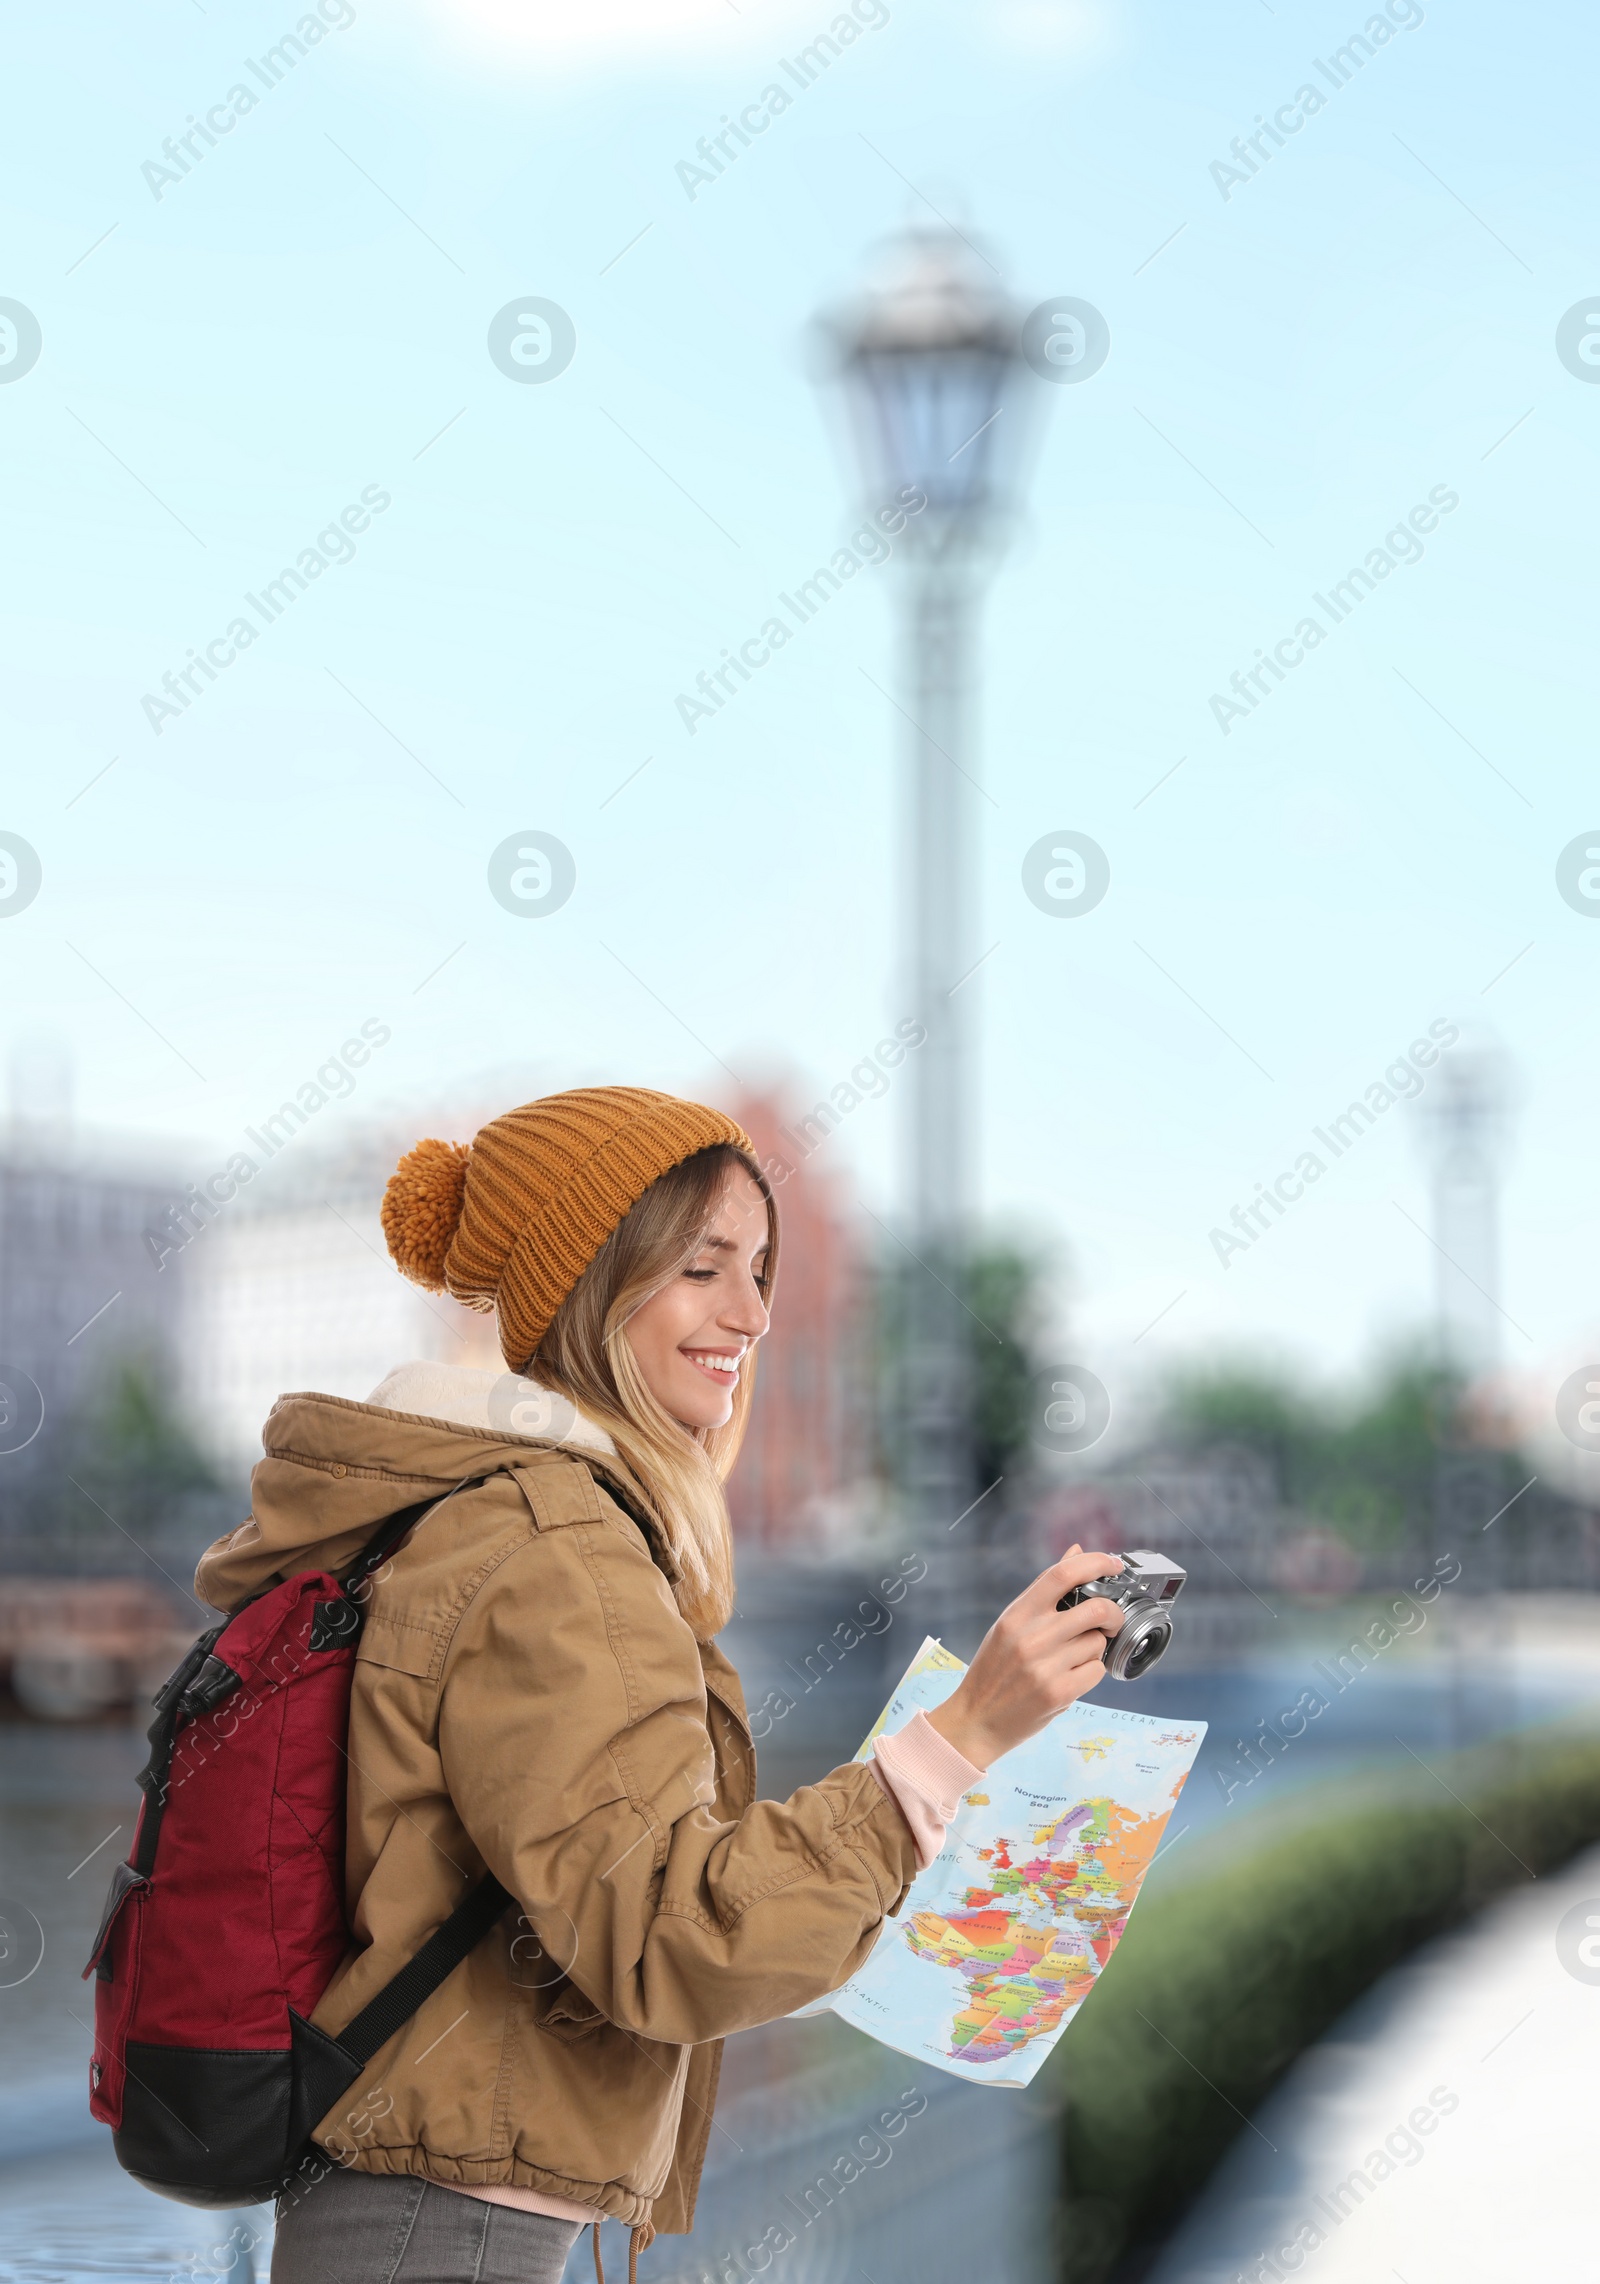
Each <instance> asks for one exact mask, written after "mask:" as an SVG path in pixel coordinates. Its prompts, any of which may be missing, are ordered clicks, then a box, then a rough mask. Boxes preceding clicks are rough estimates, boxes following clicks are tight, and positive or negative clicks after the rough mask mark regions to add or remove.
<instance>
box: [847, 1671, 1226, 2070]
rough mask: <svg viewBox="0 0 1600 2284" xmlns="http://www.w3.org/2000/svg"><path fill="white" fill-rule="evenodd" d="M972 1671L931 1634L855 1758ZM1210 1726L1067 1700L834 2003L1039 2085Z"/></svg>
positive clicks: (962, 1821) (892, 2033) (911, 2041)
mask: <svg viewBox="0 0 1600 2284" xmlns="http://www.w3.org/2000/svg"><path fill="white" fill-rule="evenodd" d="M965 1671H966V1667H965V1666H964V1665H963V1664H962V1662H961V1660H960V1659H959V1658H958V1657H953V1656H952V1655H951V1653H950V1652H949V1651H948V1650H947V1649H945V1648H944V1647H943V1646H942V1645H941V1644H940V1643H938V1642H936V1641H933V1640H928V1641H925V1642H924V1643H923V1645H922V1647H921V1649H920V1650H919V1651H918V1652H917V1654H916V1656H915V1657H914V1658H913V1659H912V1661H911V1664H910V1665H909V1666H908V1667H907V1669H906V1672H905V1674H904V1676H903V1677H902V1679H901V1682H900V1685H899V1687H898V1688H897V1689H896V1690H895V1693H894V1695H893V1696H892V1697H891V1698H890V1700H889V1702H888V1704H887V1705H886V1706H885V1708H884V1710H883V1713H882V1715H881V1717H880V1718H879V1720H878V1721H877V1722H876V1724H875V1725H874V1727H873V1730H872V1734H871V1735H870V1736H869V1737H868V1738H867V1740H866V1743H865V1744H864V1745H863V1746H862V1748H861V1751H860V1753H859V1754H858V1755H857V1758H858V1759H863V1760H864V1759H865V1758H866V1757H867V1755H868V1754H869V1753H870V1751H871V1749H872V1746H873V1743H874V1741H875V1740H876V1738H877V1737H879V1736H880V1735H882V1734H883V1733H884V1732H885V1731H891V1732H892V1731H894V1730H896V1729H900V1728H902V1727H903V1726H904V1725H905V1723H906V1722H907V1721H909V1720H910V1719H911V1717H912V1715H913V1714H914V1713H916V1712H918V1711H922V1712H931V1711H932V1710H933V1708H934V1707H935V1706H936V1705H940V1704H942V1703H943V1701H944V1700H945V1698H947V1697H948V1696H949V1695H950V1693H951V1691H952V1690H953V1689H954V1688H955V1686H956V1684H957V1682H958V1681H959V1680H960V1679H961V1676H962V1674H963V1673H965ZM1204 1735H1205V1723H1204V1722H1203V1721H1187V1722H1178V1723H1174V1722H1172V1721H1170V1720H1167V1721H1163V1720H1154V1719H1152V1718H1151V1717H1150V1716H1149V1715H1148V1714H1143V1713H1123V1712H1119V1711H1116V1710H1114V1709H1113V1708H1111V1707H1109V1706H1104V1705H1094V1704H1088V1703H1079V1704H1077V1705H1072V1706H1069V1707H1068V1708H1067V1710H1066V1711H1065V1712H1064V1713H1061V1714H1058V1715H1057V1716H1056V1718H1055V1720H1054V1721H1052V1722H1051V1723H1050V1726H1049V1727H1048V1728H1047V1729H1045V1730H1043V1731H1042V1732H1041V1733H1040V1734H1039V1735H1038V1736H1037V1737H1034V1738H1031V1739H1030V1740H1029V1742H1028V1743H1027V1744H1025V1745H1020V1746H1018V1748H1017V1749H1016V1751H1015V1752H1011V1753H1007V1754H1005V1755H1004V1757H1003V1758H1002V1759H1000V1760H998V1761H996V1762H995V1764H994V1766H993V1767H992V1768H991V1769H990V1770H989V1771H988V1773H987V1774H986V1775H985V1777H984V1779H983V1782H982V1785H981V1786H979V1787H975V1788H974V1790H973V1791H971V1792H969V1793H968V1794H967V1795H966V1797H965V1799H964V1800H963V1802H962V1804H961V1808H960V1811H959V1813H958V1814H957V1816H956V1819H955V1822H954V1823H953V1824H952V1825H951V1826H950V1829H949V1831H948V1832H947V1833H946V1835H945V1844H944V1846H943V1848H942V1849H941V1850H940V1852H939V1854H938V1856H937V1857H936V1858H935V1859H934V1861H933V1863H931V1864H930V1865H929V1866H928V1869H927V1870H926V1871H925V1872H920V1873H919V1874H918V1876H917V1878H916V1880H915V1881H914V1882H913V1884H912V1888H911V1892H910V1894H909V1895H908V1896H907V1898H906V1901H905V1904H904V1906H903V1908H902V1910H901V1913H900V1916H899V1918H898V1919H892V1920H886V1921H885V1923H884V1930H883V1933H882V1935H881V1936H880V1938H879V1940H878V1943H877V1945H876V1947H875V1948H874V1950H873V1952H872V1955H871V1957H870V1958H869V1959H868V1960H867V1961H866V1964H865V1965H864V1966H862V1967H861V1968H860V1969H858V1971H857V1972H856V1973H855V1974H854V1975H853V1976H852V1977H851V1979H850V1981H849V1982H848V1983H846V1984H845V1985H844V1986H843V1988H842V1989H840V1990H837V1991H835V1992H833V1993H832V1995H831V1996H830V1997H829V1998H827V1999H826V2000H824V2001H823V2002H822V2004H823V2006H824V2007H826V2008H831V2010H832V2011H833V2012H834V2013H835V2014H837V2015H840V2016H841V2017H842V2018H843V2019H844V2020H845V2021H846V2022H850V2023H854V2024H855V2026H856V2027H857V2028H858V2029H860V2030H865V2031H869V2032H870V2033H871V2035H872V2036H873V2037H874V2038H877V2039H880V2040H881V2041H882V2042H883V2043H884V2044H885V2045H887V2046H893V2047H895V2048H897V2049H898V2050H899V2051H901V2052H903V2053H907V2054H915V2055H917V2056H919V2057H920V2058H922V2059H923V2060H926V2061H929V2062H934V2063H936V2064H937V2065H938V2066H939V2068H940V2069H942V2070H949V2071H951V2072H953V2073H954V2075H955V2076H957V2077H961V2078H967V2079H970V2080H973V2081H975V2082H977V2083H979V2084H982V2085H991V2086H1025V2085H1027V2084H1028V2083H1029V2081H1030V2080H1031V2079H1032V2078H1033V2077H1034V2075H1035V2073H1036V2072H1037V2071H1038V2069H1039V2068H1040V2066H1041V2064H1042V2063H1043V2062H1044V2061H1045V2059H1046V2057H1047V2056H1048V2055H1049V2053H1050V2052H1051V2050H1052V2048H1053V2047H1054V2046H1055V2043H1056V2041H1057V2039H1058V2038H1059V2037H1060V2036H1061V2034H1062V2032H1063V2031H1064V2030H1065V2028H1066V2026H1067V2024H1068V2023H1069V2022H1070V2021H1071V2020H1072V2017H1073V2015H1074V2014H1075V2013H1076V2012H1077V2010H1078V2008H1079V2007H1080V2006H1081V2005H1082V2004H1083V2002H1084V2000H1085V1999H1086V1998H1087V1997H1088V1995H1089V1993H1090V1991H1091V1990H1093V1988H1094V1986H1095V1983H1096V1982H1097V1980H1098V1979H1099V1977H1100V1974H1101V1973H1102V1971H1103V1969H1104V1967H1105V1964H1106V1961H1107V1960H1108V1959H1109V1958H1110V1956H1111V1954H1112V1952H1113V1951H1114V1950H1115V1949H1116V1946H1117V1944H1118V1943H1119V1941H1120V1940H1121V1938H1122V1932H1123V1929H1124V1928H1125V1927H1126V1926H1127V1923H1128V1914H1129V1913H1130V1912H1131V1911H1132V1909H1133V1906H1134V1901H1135V1899H1136V1897H1137V1895H1138V1893H1139V1887H1140V1883H1141V1881H1142V1880H1143V1878H1144V1875H1145V1873H1146V1872H1147V1871H1148V1870H1149V1868H1150V1864H1151V1860H1152V1859H1153V1857H1154V1855H1155V1852H1156V1850H1157V1848H1158V1847H1159V1846H1160V1843H1161V1835H1162V1832H1163V1830H1164V1829H1165V1826H1166V1822H1167V1818H1168V1817H1169V1816H1170V1815H1171V1813H1172V1809H1173V1805H1174V1803H1175V1802H1176V1800H1177V1797H1178V1795H1179V1793H1180V1792H1181V1791H1182V1790H1183V1784H1184V1779H1185V1778H1186V1777H1187V1776H1188V1774H1189V1771H1190V1769H1191V1768H1192V1767H1193V1765H1194V1759H1195V1755H1196V1754H1197V1753H1198V1751H1199V1749H1200V1742H1201V1739H1202V1738H1203V1737H1204ZM806 2011H817V2010H814V2009H812V2010H806Z"/></svg>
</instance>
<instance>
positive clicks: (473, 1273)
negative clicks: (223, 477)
mask: <svg viewBox="0 0 1600 2284" xmlns="http://www.w3.org/2000/svg"><path fill="white" fill-rule="evenodd" d="M719 1142H728V1143H732V1144H733V1146H734V1147H735V1148H736V1149H739V1150H743V1151H745V1152H746V1153H747V1154H748V1155H750V1156H751V1157H754V1155H755V1153H754V1150H753V1147H752V1145H751V1141H750V1137H749V1135H748V1134H746V1133H745V1131H744V1128H743V1127H742V1126H738V1125H736V1124H735V1123H734V1121H733V1120H732V1119H731V1118H727V1117H725V1116H724V1115H723V1113H722V1112H721V1111H720V1110H708V1109H706V1108H705V1107H704V1105H703V1104H701V1103H698V1102H683V1101H680V1100H679V1098H678V1097H677V1096H676V1095H671V1094H656V1093H654V1092H653V1091H652V1090H651V1089H650V1088H649V1087H640V1086H596V1087H575V1088H574V1089H573V1090H572V1092H571V1093H569V1094H550V1095H546V1096H545V1098H544V1100H543V1101H542V1102H525V1103H524V1104H523V1105H522V1108H521V1109H520V1110H508V1111H507V1112H506V1113H505V1115H504V1116H503V1117H501V1118H492V1119H490V1121H489V1123H488V1125H487V1126H485V1127H483V1128H482V1129H481V1131H480V1132H479V1134H478V1135H477V1137H476V1139H475V1140H474V1141H473V1143H472V1145H471V1147H470V1149H469V1148H468V1147H467V1146H466V1144H464V1143H460V1142H419V1143H418V1144H417V1146H416V1148H415V1149H414V1150H409V1151H407V1153H406V1155H405V1156H404V1157H403V1158H402V1159H401V1161H400V1164H399V1166H398V1167H397V1168H396V1170H395V1172H394V1174H393V1175H392V1176H391V1178H390V1181H389V1186H388V1188H387V1189H386V1190H385V1191H384V1194H383V1234H384V1236H385V1238H386V1239H387V1240H388V1244H389V1251H390V1253H391V1254H392V1255H393V1257H394V1260H395V1262H396V1264H397V1265H398V1266H399V1268H400V1269H401V1270H402V1271H403V1272H404V1273H405V1275H406V1276H408V1277H410V1278H411V1279H412V1281H413V1282H414V1283H416V1284H419V1285H422V1286H423V1287H425V1288H426V1290H427V1291H429V1292H431V1293H449V1294H451V1295H452V1296H453V1297H454V1298H455V1299H456V1300H458V1301H464V1302H465V1303H466V1305H467V1307H468V1308H474V1309H480V1310H482V1311H484V1312H485V1313H487V1312H488V1311H489V1310H491V1309H493V1310H495V1311H496V1312H497V1313H498V1316H499V1320H500V1346H501V1349H502V1351H503V1353H504V1355H505V1360H506V1362H507V1364H509V1365H510V1367H511V1369H512V1370H513V1371H514V1372H521V1371H523V1370H525V1369H526V1367H527V1365H528V1364H529V1363H530V1362H531V1360H532V1358H533V1354H534V1351H535V1349H536V1348H537V1347H538V1345H539V1343H540V1341H541V1340H542V1339H543V1338H544V1336H545V1334H546V1332H548V1330H549V1329H550V1324H551V1320H552V1319H553V1318H554V1316H555V1313H556V1311H557V1309H558V1308H559V1307H560V1306H561V1304H562V1302H563V1301H564V1300H565V1299H566V1297H567V1295H568V1294H569V1293H570V1292H571V1290H572V1288H573V1286H574V1285H575V1284H576V1283H577V1282H578V1279H579V1278H580V1277H581V1276H582V1275H583V1272H584V1270H585V1269H587V1268H588V1266H589V1264H590V1262H591V1261H592V1260H593V1259H594V1257H595V1255H596V1254H597V1253H598V1252H599V1250H600V1248H601V1246H602V1245H603V1244H604V1243H605V1241H606V1239H607V1238H608V1237H609V1236H610V1235H611V1232H612V1231H613V1230H614V1229H615V1228H616V1226H617V1224H618V1222H620V1221H621V1220H622V1219H623V1217H624V1215H626V1214H627V1213H628V1212H629V1211H630V1209H631V1208H632V1207H634V1206H635V1205H637V1204H638V1202H639V1200H640V1198H642V1197H643V1195H644V1193H645V1191H646V1190H647V1189H648V1188H649V1187H650V1184H651V1183H652V1182H653V1181H656V1180H658V1179H659V1178H660V1176H661V1175H662V1174H665V1173H670V1171H671V1170H672V1168H673V1167H674V1166H679V1165H681V1164H682V1163H683V1161H684V1159H685V1158H692V1157H693V1156H694V1154H695V1152H696V1151H697V1150H708V1149H711V1148H712V1147H713V1146H714V1145H715V1144H717V1143H719Z"/></svg>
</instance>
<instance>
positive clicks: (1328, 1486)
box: [1162, 1356, 1460, 1552]
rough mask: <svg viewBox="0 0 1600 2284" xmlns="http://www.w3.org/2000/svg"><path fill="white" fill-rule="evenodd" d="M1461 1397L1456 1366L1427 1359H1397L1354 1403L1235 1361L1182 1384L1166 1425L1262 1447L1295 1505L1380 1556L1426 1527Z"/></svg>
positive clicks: (1177, 1438)
mask: <svg viewBox="0 0 1600 2284" xmlns="http://www.w3.org/2000/svg"><path fill="white" fill-rule="evenodd" d="M1459 1397H1460V1390H1459V1387H1458V1385H1457V1383H1456V1382H1455V1381H1454V1380H1452V1379H1451V1377H1450V1376H1449V1375H1448V1374H1447V1373H1445V1372H1443V1371H1441V1370H1440V1369H1439V1368H1438V1367H1437V1366H1436V1365H1433V1364H1429V1363H1426V1362H1422V1361H1419V1360H1418V1359H1417V1358H1415V1357H1405V1356H1402V1357H1397V1358H1394V1359H1393V1360H1391V1361H1390V1362H1389V1363H1387V1364H1386V1365H1385V1366H1383V1367H1382V1369H1381V1370H1380V1371H1379V1372H1378V1374H1377V1376H1376V1377H1375V1379H1374V1380H1373V1381H1372V1382H1371V1383H1370V1385H1369V1386H1368V1387H1367V1388H1366V1389H1364V1390H1363V1391H1362V1392H1361V1393H1360V1394H1359V1395H1358V1396H1355V1397H1353V1398H1351V1399H1348V1400H1346V1401H1345V1402H1344V1403H1342V1404H1341V1403H1338V1402H1335V1401H1332V1400H1330V1399H1328V1398H1326V1397H1322V1396H1319V1395H1317V1394H1315V1393H1314V1392H1313V1391H1311V1390H1309V1389H1306V1388H1303V1387H1299V1386H1297V1385H1296V1384H1295V1383H1294V1382H1293V1381H1291V1380H1290V1379H1289V1378H1288V1377H1287V1375H1285V1374H1282V1373H1274V1372H1271V1371H1269V1370H1263V1369H1260V1368H1254V1367H1251V1366H1248V1365H1234V1366H1226V1367H1223V1368H1222V1369H1220V1370H1217V1371H1213V1372H1207V1373H1203V1374H1194V1375H1189V1376H1185V1377H1182V1378H1180V1379H1178V1380H1177V1381H1175V1382H1174V1384H1173V1386H1172V1387H1171V1389H1170V1390H1169V1392H1168V1396H1167V1400H1166V1404H1165V1407H1164V1411H1163V1418H1162V1426H1163V1431H1164V1433H1165V1434H1166V1436H1167V1437H1168V1438H1169V1439H1170V1440H1172V1441H1173V1442H1175V1443H1177V1444H1179V1445H1180V1446H1181V1447H1186V1448H1189V1449H1193V1450H1199V1449H1203V1448H1204V1447H1205V1446H1207V1445H1212V1444H1218V1443H1238V1444H1243V1445H1244V1446H1245V1447H1246V1448H1247V1449H1249V1450H1252V1451H1256V1452H1258V1453H1260V1455H1261V1456H1262V1457H1263V1458H1264V1459H1265V1460H1266V1461H1267V1462H1268V1463H1269V1465H1270V1466H1271V1467H1272V1469H1273V1472H1274V1477H1275V1480H1276V1483H1277V1489H1278V1496H1279V1499H1280V1501H1281V1502H1282V1504H1283V1505H1284V1506H1286V1507H1290V1508H1294V1509H1297V1510H1298V1511H1299V1512H1300V1513H1302V1514H1306V1515H1310V1516H1312V1517H1314V1518H1315V1519H1316V1520H1318V1521H1320V1522H1324V1523H1326V1524H1328V1525H1330V1526H1331V1527H1332V1528H1334V1529H1335V1530H1337V1531H1339V1532H1340V1533H1341V1534H1342V1535H1343V1536H1344V1537H1345V1538H1347V1539H1348V1540H1349V1541H1350V1543H1351V1545H1352V1546H1355V1547H1359V1548H1361V1549H1363V1550H1367V1551H1373V1552H1376V1551H1378V1550H1380V1549H1389V1548H1394V1547H1398V1546H1400V1545H1402V1544H1403V1543H1404V1542H1405V1540H1406V1537H1407V1535H1408V1532H1417V1533H1425V1529H1426V1524H1427V1520H1428V1517H1429V1515H1430V1513H1431V1511H1432V1502H1433V1496H1434V1475H1435V1466H1436V1462H1437V1459H1438V1454H1439V1449H1440V1444H1441V1441H1442V1440H1444V1439H1445V1438H1446V1437H1447V1436H1448V1435H1449V1433H1450V1429H1451V1424H1452V1422H1453V1421H1454V1420H1455V1419H1456V1416H1457V1411H1458V1405H1459Z"/></svg>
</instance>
